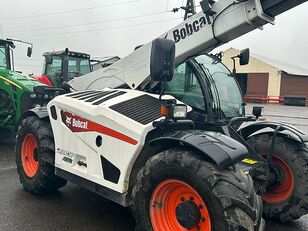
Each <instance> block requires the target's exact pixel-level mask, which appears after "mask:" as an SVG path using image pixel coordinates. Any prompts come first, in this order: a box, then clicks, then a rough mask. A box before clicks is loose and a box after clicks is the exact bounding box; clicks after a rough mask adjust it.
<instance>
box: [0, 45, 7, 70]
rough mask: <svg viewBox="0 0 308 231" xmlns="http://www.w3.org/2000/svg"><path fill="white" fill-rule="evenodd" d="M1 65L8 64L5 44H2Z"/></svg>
mask: <svg viewBox="0 0 308 231" xmlns="http://www.w3.org/2000/svg"><path fill="white" fill-rule="evenodd" d="M0 67H5V68H7V64H6V49H5V47H4V46H0Z"/></svg>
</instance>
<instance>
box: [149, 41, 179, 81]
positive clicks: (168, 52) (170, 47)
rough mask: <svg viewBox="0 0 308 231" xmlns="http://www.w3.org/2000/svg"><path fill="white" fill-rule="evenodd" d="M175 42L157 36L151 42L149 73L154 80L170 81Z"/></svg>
mask: <svg viewBox="0 0 308 231" xmlns="http://www.w3.org/2000/svg"><path fill="white" fill-rule="evenodd" d="M174 59H175V43H174V41H172V40H169V39H162V38H158V39H155V40H154V41H153V42H152V49H151V61H150V73H151V78H152V80H154V81H171V80H172V78H173V73H174Z"/></svg>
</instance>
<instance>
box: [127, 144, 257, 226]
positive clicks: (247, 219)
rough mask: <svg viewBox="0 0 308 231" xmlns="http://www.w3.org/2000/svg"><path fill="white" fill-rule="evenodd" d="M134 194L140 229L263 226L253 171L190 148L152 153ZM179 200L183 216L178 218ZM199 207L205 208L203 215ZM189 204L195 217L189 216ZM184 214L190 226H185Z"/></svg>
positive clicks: (134, 204) (139, 176) (140, 172)
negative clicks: (224, 166)
mask: <svg viewBox="0 0 308 231" xmlns="http://www.w3.org/2000/svg"><path fill="white" fill-rule="evenodd" d="M168 184H169V187H168ZM164 188H165V189H166V190H163V189H164ZM132 194H133V206H132V211H133V214H134V216H135V219H136V224H137V226H136V230H138V231H141V230H142V231H144V230H147V231H153V230H154V231H162V230H188V229H189V228H190V230H203V231H210V230H211V231H222V230H224V231H236V230H246V231H253V230H258V231H259V230H262V227H263V226H262V225H263V222H262V218H261V216H262V202H261V199H260V198H259V197H258V196H257V195H256V193H255V191H254V188H253V182H252V179H251V178H250V176H249V175H247V174H244V173H243V172H241V171H239V170H231V169H230V170H223V171H220V170H218V169H217V167H216V166H215V165H213V164H211V163H208V162H206V161H204V160H202V159H201V158H200V157H198V156H196V155H195V154H194V153H193V152H192V151H183V150H167V151H164V152H162V153H160V154H157V155H155V156H154V157H152V158H150V159H149V160H148V161H147V163H146V165H145V166H144V167H143V168H142V169H141V170H140V171H139V173H138V176H137V182H136V184H135V186H134V188H133V193H132ZM192 195H193V196H192ZM159 198H161V200H160V199H159ZM170 198H172V199H170ZM156 199H158V200H156ZM183 202H184V203H183ZM192 202H193V203H192ZM182 203H183V204H182ZM194 203H196V206H195V205H194ZM180 204H181V206H183V207H184V210H182V212H183V213H182V214H184V216H183V215H182V216H180V217H179V216H177V215H178V213H177V212H176V211H177V209H178V208H179V206H180ZM200 204H201V206H200ZM196 208H199V209H200V208H201V209H200V214H199V212H197V211H198V210H197V209H196ZM188 209H189V210H190V211H193V212H192V213H190V215H192V214H193V215H194V216H192V217H195V218H196V219H190V218H188V217H189V216H187V213H185V211H187V210H188ZM204 210H206V211H207V212H208V215H206V214H207V213H206V212H204ZM194 211H195V212H194ZM180 212H181V211H180ZM200 215H201V216H200ZM190 217H191V216H190ZM202 217H203V218H205V219H203V218H202ZM179 218H180V220H179ZM200 218H201V219H200ZM181 219H182V220H183V219H184V220H185V221H186V223H189V224H190V226H183V224H182V223H183V222H182V220H181ZM198 219H199V220H198ZM195 221H196V222H195ZM181 222H182V223H181ZM194 222H195V223H194ZM184 223H185V222H184ZM166 224H167V225H166ZM170 224H171V225H170ZM181 224H182V225H181ZM192 224H193V226H192ZM197 226H199V229H198V227H197ZM155 227H156V228H155ZM157 227H158V228H157Z"/></svg>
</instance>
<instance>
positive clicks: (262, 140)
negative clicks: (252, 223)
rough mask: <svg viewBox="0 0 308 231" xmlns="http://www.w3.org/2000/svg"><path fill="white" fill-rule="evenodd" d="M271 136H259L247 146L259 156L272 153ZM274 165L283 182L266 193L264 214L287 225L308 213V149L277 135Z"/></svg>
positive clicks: (268, 134)
mask: <svg viewBox="0 0 308 231" xmlns="http://www.w3.org/2000/svg"><path fill="white" fill-rule="evenodd" d="M272 138H273V136H272V134H271V133H266V134H258V135H255V136H252V137H250V138H249V139H248V140H247V143H248V144H249V145H250V146H251V148H253V149H254V150H255V151H256V152H257V153H258V154H260V155H266V154H268V153H269V151H270V149H271V144H272ZM273 164H274V166H278V170H279V169H280V171H279V173H282V174H280V175H282V176H280V177H281V179H282V180H281V181H280V182H279V184H277V185H275V186H273V187H271V188H270V187H269V188H268V189H266V192H264V193H263V195H262V198H263V202H264V210H263V214H264V216H265V217H266V218H271V219H275V220H278V221H280V222H288V221H292V220H296V219H298V218H300V217H301V216H303V215H305V214H307V213H308V150H307V148H306V147H304V145H303V144H300V143H298V142H296V141H293V140H291V139H288V138H286V137H283V136H277V138H276V145H275V149H274V159H273Z"/></svg>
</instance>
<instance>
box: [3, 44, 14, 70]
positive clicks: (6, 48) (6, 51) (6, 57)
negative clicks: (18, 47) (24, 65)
mask: <svg viewBox="0 0 308 231" xmlns="http://www.w3.org/2000/svg"><path fill="white" fill-rule="evenodd" d="M14 47H15V46H14V43H13V42H10V41H7V40H3V39H0V68H5V69H9V70H11V63H12V59H11V55H10V54H11V49H12V48H14Z"/></svg>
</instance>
